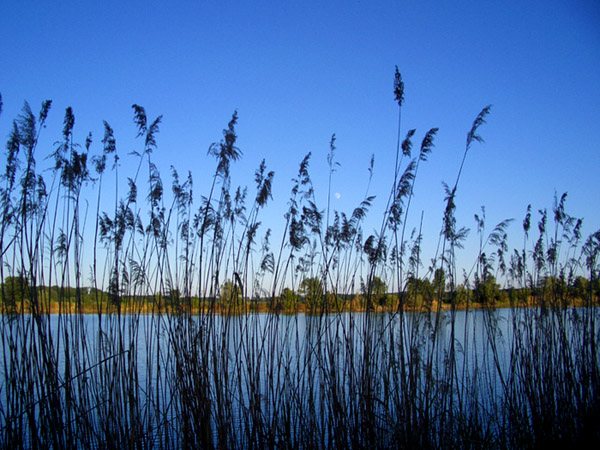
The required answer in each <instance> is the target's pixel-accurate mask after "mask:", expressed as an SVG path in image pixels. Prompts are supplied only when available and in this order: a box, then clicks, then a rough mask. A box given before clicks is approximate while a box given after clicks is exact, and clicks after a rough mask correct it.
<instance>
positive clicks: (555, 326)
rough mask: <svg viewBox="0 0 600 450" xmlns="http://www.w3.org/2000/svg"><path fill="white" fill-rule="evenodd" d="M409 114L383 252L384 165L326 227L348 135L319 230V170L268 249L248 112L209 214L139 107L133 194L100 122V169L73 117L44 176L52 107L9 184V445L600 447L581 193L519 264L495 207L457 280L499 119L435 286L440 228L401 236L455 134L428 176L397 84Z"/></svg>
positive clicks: (219, 172)
mask: <svg viewBox="0 0 600 450" xmlns="http://www.w3.org/2000/svg"><path fill="white" fill-rule="evenodd" d="M393 93H394V99H395V101H396V103H397V104H398V128H397V146H396V156H395V163H394V167H393V170H392V171H391V173H390V174H388V175H389V176H390V178H391V179H392V180H393V181H392V183H391V189H390V192H389V195H388V197H387V199H386V198H384V199H383V200H384V201H385V207H384V208H383V216H382V218H381V224H380V226H379V228H378V230H377V231H374V232H373V233H371V234H368V235H366V234H365V233H364V230H363V226H365V220H366V218H367V215H368V214H369V212H370V210H371V209H372V208H373V207H374V205H375V196H374V195H372V194H371V193H370V182H371V177H372V175H373V170H374V159H373V158H371V161H370V164H369V167H368V174H369V176H368V178H366V190H365V196H364V198H363V199H362V200H360V201H359V204H358V206H357V207H356V208H355V209H353V210H352V211H351V212H348V213H345V212H343V211H338V210H335V209H334V208H333V207H332V202H331V193H332V186H333V182H334V174H335V173H336V171H337V170H338V168H339V167H340V164H339V163H338V161H337V159H336V141H335V135H332V137H331V140H330V143H329V152H328V154H327V158H326V161H327V168H328V181H327V183H328V185H327V192H326V198H327V204H326V206H325V209H320V207H319V204H318V201H317V198H318V195H317V193H316V191H317V188H318V187H315V186H314V185H313V182H312V179H311V176H310V171H309V164H310V162H311V154H310V153H309V154H308V155H306V156H305V157H304V158H303V159H302V161H301V162H300V165H299V168H298V172H297V175H296V176H295V178H294V179H293V180H292V184H291V192H290V197H289V201H288V207H287V211H286V212H285V214H284V217H283V222H282V228H281V230H280V231H281V241H280V242H277V243H276V244H275V246H274V247H272V244H271V230H270V229H267V230H263V227H262V223H261V212H262V211H263V210H264V208H265V207H266V206H267V204H268V202H269V200H270V199H271V198H272V196H273V183H274V180H275V173H274V172H273V171H269V170H268V168H267V163H266V162H265V161H264V160H263V161H262V162H261V163H260V165H259V167H258V168H257V169H256V171H255V174H254V182H255V191H256V192H255V194H248V190H247V189H246V188H245V187H233V186H232V180H233V178H232V170H233V169H234V167H235V165H234V164H235V163H236V162H237V161H238V160H239V159H240V158H241V156H242V152H241V150H240V149H239V148H238V147H237V131H236V126H237V122H238V115H237V112H234V114H233V115H232V117H231V119H230V121H229V123H228V124H227V126H226V128H225V129H224V130H223V135H222V138H221V139H220V140H219V141H218V142H215V143H213V144H212V145H210V146H209V150H208V154H209V155H210V156H212V157H214V158H215V160H216V167H215V170H214V172H213V175H212V179H211V184H210V189H209V192H208V194H207V195H201V194H197V193H196V191H195V190H194V183H193V178H192V174H191V173H188V174H185V175H184V176H180V174H179V173H178V172H177V170H176V169H175V168H174V167H171V168H170V177H171V189H170V190H169V189H167V188H166V187H165V184H164V182H163V178H162V176H161V173H160V169H159V167H157V166H156V165H155V163H154V162H153V159H152V158H153V153H154V152H155V151H158V149H159V146H158V133H159V126H160V124H161V116H159V117H157V118H156V119H154V120H150V119H149V118H148V116H147V114H146V111H145V109H144V108H143V107H141V106H139V105H133V107H132V108H133V117H134V124H135V126H136V129H137V138H138V139H139V141H138V142H139V144H138V145H139V149H138V150H137V151H135V152H133V154H132V155H130V156H129V158H131V159H132V160H133V161H134V167H136V169H135V173H133V174H132V177H127V178H126V177H125V176H124V175H123V174H122V169H121V163H122V160H121V158H122V156H121V153H120V152H119V147H118V145H117V139H116V137H115V135H114V131H113V129H112V127H111V126H110V125H109V124H108V123H107V122H104V133H103V137H102V139H101V140H100V151H99V153H98V154H97V155H92V152H93V148H94V143H93V140H92V136H91V135H88V136H87V138H86V139H85V142H84V144H83V146H81V145H79V144H78V143H77V142H76V139H75V134H76V133H75V129H76V128H75V123H76V121H75V115H74V112H73V111H72V109H71V108H67V110H66V112H65V116H64V121H63V130H62V135H61V137H60V139H59V141H57V142H56V143H55V144H54V147H53V150H52V151H51V152H49V153H50V161H51V166H50V167H49V169H48V170H46V169H45V168H41V169H40V168H38V166H37V165H36V152H37V151H38V146H39V145H40V144H39V142H40V132H41V131H42V129H43V128H44V125H45V122H46V119H47V117H48V114H49V111H50V107H51V102H50V101H45V102H44V103H43V104H42V106H41V109H40V112H39V114H38V115H37V116H36V115H35V114H34V113H33V112H32V110H31V108H30V107H29V105H28V104H27V103H25V105H24V107H23V111H22V113H21V115H19V117H18V118H17V119H16V120H15V121H14V122H13V124H12V127H11V130H10V132H9V136H8V141H7V144H6V150H5V161H6V167H5V169H4V171H3V173H2V178H1V179H0V183H1V186H0V211H1V214H2V218H1V223H0V278H1V282H2V283H1V284H0V294H1V299H2V303H1V305H2V316H1V318H0V319H1V320H2V332H1V345H2V356H1V368H0V371H1V373H2V381H1V383H0V418H1V421H0V446H2V447H30V448H48V447H53V448H76V447H80V448H90V447H101V448H113V447H115V448H116V447H119V448H123V447H125V448H180V447H185V448H213V447H219V448H334V447H335V448H367V447H375V448H399V447H400V448H403V447H409V448H412V447H419V448H457V447H458V448H490V447H491V448H493V447H497V448H523V447H540V446H543V445H545V444H547V443H551V442H560V443H561V444H563V445H577V444H580V443H584V442H586V443H587V442H591V441H595V442H598V441H599V440H600V436H599V432H598V430H597V426H596V423H597V419H598V417H599V414H600V409H599V408H600V401H599V388H600V379H599V360H598V356H599V354H598V348H597V339H598V333H599V329H598V325H597V315H598V300H599V294H600V287H599V286H600V282H599V277H598V274H599V269H600V266H599V264H600V260H599V254H600V231H597V232H595V233H593V234H592V235H590V236H589V237H588V238H587V239H583V237H582V235H581V228H582V220H581V219H578V218H575V217H572V216H570V215H569V214H568V213H567V211H566V199H567V195H566V194H563V195H562V196H560V197H558V196H557V195H555V201H554V205H553V208H552V214H549V213H548V211H546V210H545V209H542V210H540V211H539V218H538V219H537V220H538V223H537V231H538V234H537V236H536V237H535V238H534V237H533V234H534V231H535V230H532V221H534V220H536V219H535V217H534V216H535V212H534V211H533V210H532V207H531V206H529V207H528V208H527V211H526V215H525V218H524V220H523V222H522V229H523V242H522V247H520V244H519V248H514V249H512V250H511V248H510V247H509V242H510V241H509V239H508V229H509V226H510V223H511V221H510V220H505V221H502V222H500V223H499V224H497V225H496V226H495V227H494V228H493V229H492V231H491V232H489V234H488V233H487V231H486V218H485V209H484V208H482V210H481V212H479V213H477V214H475V224H476V235H477V238H478V242H479V249H478V254H477V255H476V257H475V258H474V261H473V266H472V268H471V269H470V270H469V271H467V269H468V268H465V269H464V270H463V274H462V275H463V277H462V281H460V279H459V278H460V274H459V273H458V264H457V255H456V254H457V251H458V250H459V249H460V248H462V245H463V243H464V241H465V239H466V238H467V235H468V229H467V228H466V226H465V225H464V224H459V223H457V219H456V214H455V211H456V204H457V193H458V186H459V181H460V180H461V179H462V178H463V177H465V176H467V175H466V159H467V155H468V153H469V151H470V150H471V148H472V146H473V144H474V143H482V142H483V139H482V137H481V134H480V132H481V128H482V126H483V125H484V124H485V120H486V118H487V116H488V115H489V113H490V107H489V106H487V107H485V108H483V109H482V111H481V112H480V113H479V114H478V115H477V116H476V118H475V120H474V122H473V124H472V126H471V128H470V130H469V132H468V133H467V140H466V145H465V149H464V152H463V154H462V158H461V159H460V165H459V169H458V172H457V175H456V181H455V182H454V183H453V184H452V185H444V188H445V195H446V197H445V203H446V206H445V210H444V211H443V214H442V217H441V219H442V227H441V230H440V233H439V236H435V237H434V238H435V239H437V240H439V245H438V247H437V253H436V255H434V257H433V258H432V261H431V264H430V265H429V267H427V268H424V262H423V255H422V251H423V247H422V244H423V241H424V239H425V238H426V237H424V236H423V232H422V230H423V227H422V225H423V213H421V215H420V221H419V222H418V223H419V225H418V227H417V228H415V229H413V230H412V231H410V228H408V227H409V224H410V223H411V217H410V212H411V205H412V201H413V199H414V192H415V189H417V188H418V180H417V177H418V173H419V168H420V165H421V163H425V162H426V161H427V160H428V158H430V157H431V153H432V149H433V146H434V139H435V136H436V135H437V133H438V129H437V128H431V129H429V131H427V132H426V133H425V134H424V136H423V138H422V140H421V145H420V147H419V152H418V154H417V155H415V156H413V154H412V151H413V140H414V139H415V136H416V135H417V132H416V130H414V129H411V130H409V131H408V132H406V134H404V132H403V130H402V121H401V111H402V105H403V103H404V83H403V81H402V78H401V76H400V72H399V71H398V69H396V72H395V77H394V89H393ZM1 111H2V99H1V97H0V113H1ZM401 136H405V138H404V140H401ZM144 177H145V179H146V184H145V186H144V183H143V181H142V180H143V179H144ZM125 179H126V183H123V180H125ZM107 183H114V189H113V190H114V195H115V197H114V201H113V199H112V198H111V199H110V200H109V201H106V199H105V196H106V194H105V192H106V189H107V187H106V186H107ZM144 190H145V191H144ZM108 192H112V190H109V191H108ZM91 199H95V205H93V200H91ZM88 201H90V202H91V203H92V206H91V207H90V208H89V209H90V210H91V211H92V214H93V220H89V217H88V214H87V211H88ZM84 205H85V206H84ZM90 224H91V225H90ZM365 236H366V237H365ZM86 265H87V266H89V267H87V268H86ZM88 271H89V272H88ZM86 272H87V274H89V276H88V277H87V281H86V276H85V274H86ZM500 283H502V285H500ZM388 286H389V287H388ZM498 306H502V307H503V308H498Z"/></svg>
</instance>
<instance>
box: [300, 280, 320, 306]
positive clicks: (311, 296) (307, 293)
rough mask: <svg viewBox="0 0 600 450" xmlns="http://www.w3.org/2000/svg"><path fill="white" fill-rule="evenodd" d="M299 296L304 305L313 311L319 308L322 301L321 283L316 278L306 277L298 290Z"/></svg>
mask: <svg viewBox="0 0 600 450" xmlns="http://www.w3.org/2000/svg"><path fill="white" fill-rule="evenodd" d="M299 292H300V294H302V295H303V296H304V301H305V302H306V305H307V306H308V307H309V308H311V309H313V308H316V307H317V306H319V305H320V304H321V302H322V300H323V294H324V293H325V292H324V290H323V283H321V280H320V279H318V278H316V277H308V278H305V279H304V280H302V283H300V288H299Z"/></svg>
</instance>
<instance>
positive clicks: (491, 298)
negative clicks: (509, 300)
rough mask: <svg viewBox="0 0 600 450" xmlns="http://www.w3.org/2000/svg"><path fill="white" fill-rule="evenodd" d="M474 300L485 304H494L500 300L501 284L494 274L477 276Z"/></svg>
mask: <svg viewBox="0 0 600 450" xmlns="http://www.w3.org/2000/svg"><path fill="white" fill-rule="evenodd" d="M474 297H475V298H474V300H475V301H476V302H478V303H481V304H484V305H493V304H494V303H496V302H497V301H498V300H500V286H499V285H498V284H497V283H496V278H494V276H493V275H488V276H487V277H485V279H480V278H475V289H474Z"/></svg>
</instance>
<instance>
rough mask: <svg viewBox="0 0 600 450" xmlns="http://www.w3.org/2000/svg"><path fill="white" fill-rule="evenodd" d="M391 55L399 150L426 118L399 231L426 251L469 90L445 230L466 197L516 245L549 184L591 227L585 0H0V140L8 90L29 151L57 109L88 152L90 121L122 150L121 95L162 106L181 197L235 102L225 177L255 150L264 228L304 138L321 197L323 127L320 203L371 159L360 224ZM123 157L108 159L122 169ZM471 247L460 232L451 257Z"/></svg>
mask: <svg viewBox="0 0 600 450" xmlns="http://www.w3.org/2000/svg"><path fill="white" fill-rule="evenodd" d="M396 65H397V66H398V68H399V69H400V71H401V73H402V77H403V80H404V83H405V104H404V106H403V108H402V126H401V130H402V131H401V132H402V134H403V135H404V134H405V133H406V132H407V131H408V130H409V129H411V128H416V129H417V133H416V138H415V147H417V146H418V143H420V141H421V139H422V137H423V135H424V133H425V132H426V131H427V130H428V129H429V128H432V127H438V128H439V132H438V135H437V137H436V140H435V147H434V149H433V152H432V154H431V156H430V158H429V160H428V161H427V162H426V163H425V164H424V165H422V166H421V168H420V169H419V175H418V178H417V180H416V185H415V197H414V200H413V204H412V206H411V208H412V213H411V216H410V218H409V228H410V227H414V226H418V222H419V218H420V214H421V211H423V214H424V225H423V232H424V238H425V243H424V248H425V251H426V252H427V249H429V251H431V249H432V248H434V246H435V244H436V243H437V236H438V233H439V230H440V227H441V223H442V215H443V210H444V191H443V188H442V182H443V181H445V182H447V183H452V182H453V181H454V180H455V178H456V173H457V171H458V167H459V165H460V160H461V157H462V154H463V151H464V145H465V137H466V133H467V131H468V130H469V129H470V127H471V123H472V121H473V119H474V118H475V117H476V115H477V113H478V112H479V111H480V110H481V109H482V108H483V107H484V106H485V105H487V104H491V105H492V110H491V113H490V115H489V116H488V121H487V124H485V125H484V126H483V127H482V128H481V130H480V134H481V136H482V137H483V138H484V140H485V143H483V144H476V145H474V147H473V148H472V149H471V151H470V153H469V155H468V157H467V160H466V164H465V168H464V172H463V175H462V178H461V184H460V186H459V189H458V195H457V222H458V225H459V226H466V227H469V228H471V229H472V230H474V228H475V224H474V220H473V214H475V213H479V211H480V207H481V206H482V205H484V206H485V209H486V213H487V220H488V226H489V228H490V229H491V228H492V227H493V225H494V224H495V223H496V222H499V221H501V220H503V219H506V218H515V219H516V220H515V223H514V224H513V225H512V227H511V229H510V232H511V233H513V234H514V235H516V236H519V239H521V238H520V236H521V230H520V223H521V221H522V218H523V216H524V215H525V210H526V208H527V205H528V204H531V205H532V207H533V209H534V211H536V210H537V209H541V208H549V209H550V208H551V207H552V202H553V197H554V195H555V192H556V193H557V194H558V195H559V196H560V195H561V194H562V193H563V192H568V201H567V212H568V213H570V214H571V215H574V216H576V217H583V218H584V234H585V235H587V234H589V233H591V232H593V231H596V230H597V229H598V228H600V211H599V205H600V201H599V198H600V184H599V177H598V174H599V173H600V171H599V169H600V148H599V147H600V126H599V119H600V4H598V2H596V1H593V0H571V1H563V0H545V1H537V0H533V1H528V2H522V1H513V0H507V1H503V2H497V1H485V0H483V1H462V0H453V1H428V0H421V1H356V0H355V1H312V0H308V1H278V2H276V1H260V0H259V1H252V2H250V1H247V2H243V1H237V2H234V1H223V0H222V1H202V2H201V1H173V2H164V1H160V2H159V1H126V2H124V1H102V2H91V1H87V2H86V1H60V2H50V1H47V2H45V1H30V0H23V1H19V2H16V1H7V2H2V3H1V5H0V93H1V94H2V97H3V102H4V110H3V113H2V115H1V116H0V139H1V140H2V142H3V143H4V142H6V139H7V137H8V133H9V130H10V126H11V121H12V120H13V119H14V118H16V117H17V115H18V114H19V111H20V110H21V108H22V106H23V102H24V101H28V102H29V103H30V104H31V105H32V107H33V109H34V111H36V110H37V109H38V108H39V105H40V104H41V102H42V101H43V100H44V99H52V100H53V108H52V111H51V114H50V117H49V120H48V124H47V129H46V130H45V131H44V134H43V136H42V139H43V140H42V141H41V142H43V145H42V146H41V147H42V149H41V150H40V152H41V153H42V154H48V153H50V152H51V150H52V148H53V147H52V146H53V143H54V142H55V141H56V140H58V139H59V138H60V131H61V129H62V117H63V114H64V110H65V108H66V107H67V106H72V107H73V109H74V113H75V117H76V124H75V137H76V139H78V140H79V142H81V143H83V142H84V140H85V137H86V136H87V134H88V132H91V133H92V135H93V136H94V138H95V144H94V146H93V147H92V152H94V151H96V152H99V151H101V145H100V139H101V138H102V132H103V128H102V121H103V120H106V121H108V122H109V123H110V124H111V125H112V127H113V128H114V130H115V135H116V138H117V146H118V148H119V151H120V152H121V153H122V154H125V153H128V152H130V151H132V150H139V149H140V148H141V142H140V141H136V140H135V139H134V138H135V134H136V130H135V126H134V124H133V120H132V117H133V115H132V110H131V105H132V104H133V103H137V104H140V105H142V106H144V107H145V109H146V111H147V113H148V115H149V116H151V117H155V116H158V115H163V122H162V125H161V130H160V134H159V136H158V149H157V150H156V152H155V153H154V155H153V158H154V162H155V163H156V164H157V166H158V167H159V169H160V170H161V173H162V174H163V177H164V178H165V179H168V174H169V170H170V169H169V167H170V166H171V165H172V166H174V167H175V168H176V169H177V170H178V171H179V172H180V173H181V174H185V173H186V172H187V171H188V170H190V171H191V172H192V175H193V177H194V184H195V192H196V195H197V197H199V195H201V194H206V193H207V191H208V186H209V183H210V181H211V176H212V173H213V171H214V167H215V162H214V160H213V159H212V158H210V157H209V156H207V150H208V147H209V145H210V144H211V143H212V142H215V141H219V140H220V139H221V136H222V129H223V128H225V127H226V125H227V122H228V121H229V119H230V118H231V115H232V113H233V111H234V110H237V111H238V113H239V125H238V127H237V132H238V137H239V139H238V146H239V148H240V149H241V151H242V152H243V158H242V160H241V161H240V162H238V163H237V164H236V165H235V166H234V167H233V169H232V172H233V178H234V183H236V184H242V185H248V186H249V188H250V189H252V185H253V174H254V170H255V169H256V167H258V165H259V163H260V161H261V160H262V159H263V158H264V159H265V160H266V163H267V166H268V168H269V170H274V171H275V181H274V187H273V196H274V199H273V201H272V202H271V204H270V205H269V206H268V207H267V209H266V210H265V211H264V212H263V213H262V214H263V215H262V217H261V219H262V221H263V224H264V227H267V226H269V227H272V228H273V229H274V231H275V232H277V229H278V228H281V226H282V224H283V217H282V216H283V213H284V211H285V208H286V202H287V198H288V194H289V191H290V189H291V181H290V180H291V178H293V177H294V176H295V174H296V172H297V167H298V163H299V162H300V160H301V159H302V158H303V156H304V155H305V154H306V153H308V152H312V159H311V166H310V168H311V174H312V177H313V181H314V184H315V186H316V195H317V200H318V201H319V202H320V205H321V206H322V207H323V208H324V207H325V204H326V195H327V163H326V156H327V151H328V149H329V141H330V139H331V136H332V134H333V133H335V135H336V138H337V140H336V144H337V150H336V158H337V161H338V162H339V164H340V167H339V168H338V170H337V171H336V173H335V174H334V175H333V181H332V190H333V192H334V193H335V196H334V201H333V207H334V208H336V209H338V210H341V211H345V212H347V213H350V212H351V211H352V209H353V208H354V207H355V206H357V205H358V203H359V202H360V201H361V200H362V199H363V197H364V195H365V191H366V188H367V181H368V172H367V168H368V165H369V161H370V159H371V155H374V158H375V170H374V177H373V181H372V183H371V186H370V191H369V193H370V194H372V195H376V196H377V199H376V202H375V204H374V206H373V210H372V213H371V215H370V219H369V220H370V222H367V223H366V224H365V228H366V230H365V234H368V233H369V232H370V231H372V230H374V229H376V228H377V229H378V228H379V226H380V223H381V216H382V214H383V209H384V205H385V200H386V199H387V195H388V193H389V189H390V186H391V183H392V179H393V172H392V168H393V164H394V157H395V146H396V133H397V121H398V118H397V117H398V116H397V115H398V108H397V105H396V103H395V102H394V97H393V92H392V89H393V76H394V68H395V66H396ZM46 149H47V150H46ZM2 158H4V156H2ZM128 165H129V166H128ZM134 170H135V167H134V160H133V159H132V158H130V159H127V158H124V160H123V169H122V172H123V173H127V172H128V173H129V174H131V173H132V172H133V171H134ZM165 184H168V182H167V183H165ZM534 219H537V216H534ZM518 242H520V240H519V241H518ZM474 245H476V237H475V234H474V231H472V232H471V237H470V240H469V243H468V244H467V245H466V248H465V252H464V256H461V258H463V259H462V261H463V265H465V266H468V265H469V261H473V260H474V258H475V255H474V254H473V248H474V247H473V246H474Z"/></svg>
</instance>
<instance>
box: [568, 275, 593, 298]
mask: <svg viewBox="0 0 600 450" xmlns="http://www.w3.org/2000/svg"><path fill="white" fill-rule="evenodd" d="M589 289H590V282H589V280H588V279H587V278H585V277H582V276H578V277H577V278H575V281H573V285H572V286H571V295H572V296H573V297H574V298H575V299H577V300H585V299H587V298H588V296H589Z"/></svg>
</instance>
